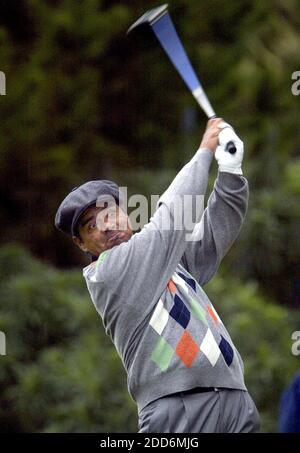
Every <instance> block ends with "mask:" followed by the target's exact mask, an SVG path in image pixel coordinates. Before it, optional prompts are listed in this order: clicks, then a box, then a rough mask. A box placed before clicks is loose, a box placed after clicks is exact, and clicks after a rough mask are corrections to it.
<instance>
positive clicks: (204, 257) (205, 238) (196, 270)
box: [181, 128, 249, 285]
mask: <svg viewBox="0 0 300 453" xmlns="http://www.w3.org/2000/svg"><path fill="white" fill-rule="evenodd" d="M222 135H223V137H222V136H220V141H221V142H222V139H223V143H226V141H229V140H234V141H235V144H236V146H237V153H236V155H230V154H229V153H226V152H225V151H224V148H223V147H222V144H221V145H220V146H219V147H218V148H217V151H216V159H217V161H218V164H219V171H218V177H217V179H216V181H215V184H214V188H213V191H212V193H211V195H210V197H209V200H208V203H207V207H206V209H205V211H204V213H203V216H202V219H201V221H200V222H199V223H198V224H197V225H196V227H195V229H194V233H193V240H192V241H190V242H189V243H188V244H187V246H186V249H185V251H184V254H183V256H182V260H181V264H182V265H183V266H184V267H185V268H186V269H187V270H188V271H189V272H190V273H191V275H193V277H194V278H195V279H196V280H197V281H198V282H199V283H200V284H201V285H204V284H205V283H207V282H208V281H209V280H210V279H211V278H212V277H213V275H214V274H215V273H216V272H217V270H218V267H219V265H220V262H221V260H222V258H223V257H224V256H225V254H226V253H227V252H228V250H229V249H230V247H231V246H232V244H233V243H234V241H235V239H236V238H237V236H238V234H239V232H240V230H241V227H242V224H243V221H244V218H245V215H246V212H247V207H248V197H249V189H248V182H247V180H246V178H244V177H243V176H242V168H241V163H242V159H243V143H242V142H241V141H240V140H239V139H238V137H237V136H236V134H235V133H234V132H233V130H232V129H231V128H226V129H224V130H223V131H222Z"/></svg>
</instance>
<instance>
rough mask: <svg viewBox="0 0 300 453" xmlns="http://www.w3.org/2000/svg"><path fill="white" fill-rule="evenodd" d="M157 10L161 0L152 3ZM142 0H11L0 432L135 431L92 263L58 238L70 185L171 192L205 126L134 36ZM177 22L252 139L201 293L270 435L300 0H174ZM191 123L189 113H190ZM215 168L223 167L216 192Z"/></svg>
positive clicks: (288, 252)
mask: <svg viewBox="0 0 300 453" xmlns="http://www.w3.org/2000/svg"><path fill="white" fill-rule="evenodd" d="M158 4H159V3H158ZM158 4H157V3H155V2H154V3H153V2H150V1H145V0H133V1H130V2H125V1H114V0H110V1H108V0H106V1H104V0H81V1H77V0H44V1H41V0H19V1H17V0H12V1H10V2H6V1H0V7H1V15H0V70H1V71H4V72H5V74H6V80H7V87H6V92H7V94H6V96H1V98H0V115H1V121H0V196H1V210H0V222H1V245H2V247H1V248H0V267H1V276H0V330H1V331H3V332H5V333H6V337H7V355H6V356H1V357H0V388H1V396H0V398H1V404H0V430H1V431H6V432H17V431H22V432H36V431H50V432H80V431H88V432H105V431H106V432H113V431H115V432H118V431H119V432H122V431H123V432H131V431H132V432H135V431H136V430H137V422H136V409H135V405H134V403H133V402H132V401H131V399H130V397H129V396H128V395H127V388H126V377H125V374H124V371H123V369H122V368H121V364H120V361H119V359H118V357H117V356H116V353H115V351H114V348H113V345H112V343H111V342H110V340H109V339H108V338H106V337H105V334H104V331H103V327H102V322H101V319H100V318H99V317H98V315H97V314H96V312H95V310H94V308H93V306H92V304H91V301H90V300H89V296H88V292H87V290H86V287H85V283H84V281H83V279H82V275H81V271H80V268H81V267H82V266H84V265H85V264H86V263H87V260H86V258H85V257H84V256H81V254H80V252H79V250H77V249H76V248H75V247H74V246H73V245H72V243H71V241H70V240H69V239H68V238H66V237H64V236H63V235H62V234H60V233H59V232H57V231H55V229H54V226H53V222H54V216H55V212H56V209H57V207H58V205H59V203H60V202H61V200H62V199H63V198H64V196H65V195H66V194H67V193H68V192H69V191H70V189H71V188H73V187H74V186H77V185H80V184H82V183H83V182H85V181H88V180H90V179H100V178H106V179H115V180H116V181H117V182H118V183H119V184H120V186H128V189H129V196H130V194H133V193H143V194H145V195H146V196H148V197H149V196H150V194H160V193H162V192H163V191H164V190H165V188H166V187H167V185H168V184H169V183H170V182H171V180H172V178H173V177H174V176H175V175H176V173H177V171H178V170H179V169H180V168H181V166H182V165H183V164H184V163H185V162H186V161H187V160H188V159H189V158H190V157H191V156H192V155H193V153H194V152H195V150H196V149H197V147H198V146H199V142H200V139H201V135H202V133H203V130H204V127H205V118H204V115H203V114H202V112H201V111H200V110H199V109H198V108H197V107H196V106H195V104H194V101H193V99H192V98H191V96H190V94H189V93H188V91H187V90H186V88H185V86H184V85H183V83H182V81H181V80H180V78H179V77H178V75H177V73H176V71H175V70H174V69H173V67H172V66H171V64H170V63H169V61H168V60H167V58H166V57H165V55H164V54H163V52H162V50H161V49H160V48H159V46H158V44H157V42H156V41H155V39H154V38H153V36H151V34H150V33H146V32H144V33H142V32H139V33H136V34H132V35H129V36H126V34H125V33H126V30H127V28H128V27H129V25H131V23H132V22H133V21H134V20H135V19H136V18H137V17H139V15H141V14H142V13H143V12H144V11H145V10H147V9H149V8H151V7H154V6H157V5H158ZM169 9H170V11H171V14H172V17H173V20H174V22H175V23H176V27H177V29H178V31H179V34H180V36H181V38H182V40H183V42H184V45H185V47H186V50H187V53H188V54H189V56H190V58H191V60H192V62H193V65H194V67H195V69H196V72H197V73H198V74H199V76H200V78H201V81H202V83H203V85H204V87H205V88H206V90H207V93H208V95H209V97H210V99H211V100H212V103H213V105H214V107H215V109H216V110H217V112H218V113H219V114H220V115H222V116H223V117H224V118H225V119H226V120H227V121H229V122H231V123H232V124H233V125H234V127H235V128H236V130H237V131H238V133H239V135H240V136H241V137H242V139H243V140H244V143H245V159H244V165H243V168H244V174H245V176H246V177H247V178H248V180H249V185H250V204H249V210H248V215H247V219H246V222H245V225H244V228H243V230H242V232H241V235H240V237H239V239H238V241H237V242H236V244H235V245H234V246H233V248H232V249H231V250H230V252H229V254H228V255H227V256H226V258H225V259H224V261H223V264H222V266H221V269H220V271H219V273H218V276H217V277H215V278H214V280H213V281H212V282H210V283H209V285H208V286H207V288H206V289H207V291H208V293H209V295H210V296H211V299H212V301H213V302H214V304H215V305H216V307H217V309H218V311H219V312H220V314H221V316H222V317H223V319H224V321H225V322H226V325H227V328H228V330H229V332H230V333H231V335H232V337H233V339H234V341H235V343H236V345H237V347H238V348H239V350H240V352H241V354H242V356H243V358H244V362H245V373H246V383H247V385H248V387H249V390H250V391H251V393H252V395H253V397H254V399H255V401H256V403H257V406H258V408H259V410H260V411H261V414H262V417H263V430H264V431H276V430H277V419H278V402H279V398H280V394H281V392H282V390H283V388H284V387H285V385H286V384H287V383H288V382H289V380H290V379H291V378H292V376H293V374H294V373H295V372H296V371H297V369H298V368H299V366H300V362H299V358H298V357H297V356H293V355H292V354H291V345H292V340H291V334H292V332H293V331H295V330H300V329H299V325H300V320H299V313H298V311H299V306H300V299H299V293H300V284H299V281H300V280H299V269H300V260H299V257H300V239H299V238H300V236H299V218H300V207H299V206H300V205H299V202H298V200H299V195H300V178H299V172H300V133H299V102H300V96H298V97H297V96H293V95H292V93H291V85H292V83H293V82H292V79H291V76H292V73H293V72H294V71H297V70H300V67H299V48H300V35H299V29H300V28H299V25H300V3H299V2H298V1H297V0H285V1H283V0H262V1H260V2H256V1H254V0H241V1H239V2H232V1H229V0H227V1H225V0H211V1H210V2H204V1H199V0H188V1H187V0H174V1H171V2H169ZM187 118H190V119H189V121H188V120H187ZM215 175H216V166H215V165H214V166H213V168H212V173H211V179H210V188H211V187H212V183H213V180H214V178H215Z"/></svg>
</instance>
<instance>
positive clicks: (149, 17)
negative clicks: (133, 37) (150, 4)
mask: <svg viewBox="0 0 300 453" xmlns="http://www.w3.org/2000/svg"><path fill="white" fill-rule="evenodd" d="M167 11H168V4H167V3H166V4H164V5H161V6H158V7H157V8H153V9H150V10H149V11H146V12H145V14H143V15H142V16H141V17H140V18H139V19H138V20H137V21H136V22H134V24H132V25H131V27H129V28H128V30H127V34H128V33H130V32H131V31H132V30H133V29H134V28H136V27H138V26H139V25H143V24H150V25H151V24H153V23H154V22H155V21H157V20H158V19H159V18H160V17H161V16H163V15H164V14H166V13H167Z"/></svg>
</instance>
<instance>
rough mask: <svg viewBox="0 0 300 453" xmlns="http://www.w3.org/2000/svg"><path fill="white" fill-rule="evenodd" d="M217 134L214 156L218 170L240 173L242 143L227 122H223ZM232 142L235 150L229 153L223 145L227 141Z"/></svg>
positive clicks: (242, 151)
mask: <svg viewBox="0 0 300 453" xmlns="http://www.w3.org/2000/svg"><path fill="white" fill-rule="evenodd" d="M222 126H223V128H222V129H221V130H220V134H219V146H218V147H217V149H216V152H215V158H216V161H217V162H218V165H219V171H224V172H227V173H234V174H236V175H242V174H243V172H242V162H243V155H244V144H243V142H242V140H241V139H240V138H239V137H238V136H237V135H236V133H235V132H234V130H233V128H232V127H231V126H230V125H229V124H227V123H226V124H225V123H224V124H223V125H221V127H222ZM230 141H231V142H233V143H234V145H235V147H236V152H235V153H234V154H230V153H229V152H228V151H226V149H225V147H226V144H227V143H228V142H230Z"/></svg>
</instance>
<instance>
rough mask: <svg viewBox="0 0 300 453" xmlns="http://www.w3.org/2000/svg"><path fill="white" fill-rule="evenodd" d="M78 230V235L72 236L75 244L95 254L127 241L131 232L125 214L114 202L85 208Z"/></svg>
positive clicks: (97, 254)
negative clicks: (103, 205)
mask: <svg viewBox="0 0 300 453" xmlns="http://www.w3.org/2000/svg"><path fill="white" fill-rule="evenodd" d="M78 232H79V235H80V237H76V236H73V241H74V242H75V244H77V245H78V247H80V248H81V250H83V251H84V252H90V253H91V254H93V255H95V256H99V255H100V253H102V252H104V250H107V249H110V248H112V247H114V246H115V245H119V244H121V243H122V242H126V241H128V240H129V239H130V238H131V236H132V234H133V232H132V229H131V228H130V225H129V219H128V216H127V214H125V212H124V211H123V210H122V209H121V208H120V207H119V206H117V205H116V204H110V205H109V206H107V204H106V205H105V207H104V208H103V207H102V208H100V207H96V206H91V207H89V208H87V209H86V211H84V213H83V214H82V215H81V217H80V219H79V222H78Z"/></svg>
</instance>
